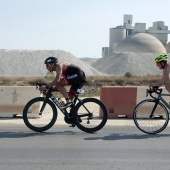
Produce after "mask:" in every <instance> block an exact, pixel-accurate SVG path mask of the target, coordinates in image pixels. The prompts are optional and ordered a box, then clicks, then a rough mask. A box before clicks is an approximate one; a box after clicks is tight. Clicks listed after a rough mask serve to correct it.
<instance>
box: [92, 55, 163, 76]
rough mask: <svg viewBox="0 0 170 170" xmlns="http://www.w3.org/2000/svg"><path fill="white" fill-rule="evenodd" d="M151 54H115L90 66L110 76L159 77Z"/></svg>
mask: <svg viewBox="0 0 170 170" xmlns="http://www.w3.org/2000/svg"><path fill="white" fill-rule="evenodd" d="M157 55H158V54H153V53H115V54H112V55H110V56H108V57H103V58H101V59H99V60H97V61H96V62H94V63H93V64H92V66H93V67H94V68H95V69H97V70H98V71H100V72H102V73H105V74H111V75H125V74H126V73H127V72H131V73H132V74H133V75H160V74H162V72H161V71H160V70H159V68H158V67H157V66H156V65H155V62H154V59H155V57H156V56H157Z"/></svg>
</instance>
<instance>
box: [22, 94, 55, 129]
mask: <svg viewBox="0 0 170 170" xmlns="http://www.w3.org/2000/svg"><path fill="white" fill-rule="evenodd" d="M43 103H44V98H43V97H37V98H34V99H32V100H30V101H29V102H28V103H27V104H26V105H25V107H24V110H23V120H24V123H25V125H26V126H27V127H28V128H29V129H31V130H33V131H36V132H43V131H46V130H48V129H49V128H51V127H52V126H53V125H54V123H55V122H56V119H57V109H56V107H55V105H54V104H53V102H52V101H51V100H48V101H47V103H46V104H45V107H44V109H43V110H42V112H40V109H41V108H42V105H43Z"/></svg>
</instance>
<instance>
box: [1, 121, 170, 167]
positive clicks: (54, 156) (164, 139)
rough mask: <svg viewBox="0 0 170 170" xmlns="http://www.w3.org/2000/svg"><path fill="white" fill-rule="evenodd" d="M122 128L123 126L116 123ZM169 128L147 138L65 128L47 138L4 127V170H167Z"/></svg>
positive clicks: (113, 128)
mask: <svg viewBox="0 0 170 170" xmlns="http://www.w3.org/2000/svg"><path fill="white" fill-rule="evenodd" d="M118 124H120V125H121V123H118ZM169 132H170V128H169V127H168V128H166V129H165V130H164V131H163V132H162V133H160V134H158V135H147V134H144V133H142V132H140V131H139V130H138V129H137V128H136V127H135V126H133V125H132V124H131V125H125V126H122V125H121V126H119V125H113V124H112V125H111V124H108V125H106V126H105V127H104V128H103V129H102V130H100V131H99V132H97V133H94V134H89V133H85V132H82V131H80V130H79V129H77V128H71V127H69V126H68V125H67V124H63V125H61V124H60V125H57V124H56V125H55V126H53V127H52V128H51V129H50V130H48V131H47V132H45V133H37V132H33V131H31V130H29V129H28V128H27V127H26V126H25V125H24V124H22V123H20V124H17V123H7V122H6V123H2V122H1V124H0V169H1V170H7V169H8V170H20V169H22V170H23V169H24V170H30V169H33V170H54V169H58V170H67V169H68V170H73V169H74V170H75V169H77V170H86V169H88V170H91V169H92V170H94V169H97V170H111V169H115V170H119V169H120V170H125V169H126V170H145V169H146V170H155V169H156V170H168V169H170V163H169V162H170V139H169V137H170V134H169Z"/></svg>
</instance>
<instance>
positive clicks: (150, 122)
mask: <svg viewBox="0 0 170 170" xmlns="http://www.w3.org/2000/svg"><path fill="white" fill-rule="evenodd" d="M154 106H155V100H152V99H148V100H144V101H142V102H140V103H139V104H138V105H137V106H136V107H135V109H134V113H133V119H134V122H135V125H136V126H137V128H138V129H139V130H141V131H142V132H144V133H148V134H155V133H159V132H161V131H163V130H164V129H165V128H166V126H167V125H168V121H169V114H168V111H167V109H166V107H165V106H164V105H163V104H162V103H161V102H159V103H158V105H157V107H156V109H155V111H154V113H153V116H152V117H150V115H151V112H152V110H153V108H154Z"/></svg>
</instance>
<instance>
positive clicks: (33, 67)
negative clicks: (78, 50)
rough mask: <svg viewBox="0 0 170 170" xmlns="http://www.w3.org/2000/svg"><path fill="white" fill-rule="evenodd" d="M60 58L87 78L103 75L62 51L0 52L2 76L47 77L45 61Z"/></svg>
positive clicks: (0, 71)
mask: <svg viewBox="0 0 170 170" xmlns="http://www.w3.org/2000/svg"><path fill="white" fill-rule="evenodd" d="M49 56H55V57H58V59H59V62H66V61H68V62H71V63H73V64H76V65H78V66H79V67H80V68H82V69H83V70H84V72H85V73H86V75H87V76H98V75H102V73H100V72H99V71H97V70H96V69H94V68H93V67H91V66H90V65H89V64H87V63H85V62H83V61H82V60H80V59H78V58H76V57H74V56H73V55H72V54H71V53H68V52H64V51H61V50H0V63H1V67H0V76H45V75H46V74H47V70H46V68H45V65H44V60H45V59H46V58H47V57H49Z"/></svg>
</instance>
